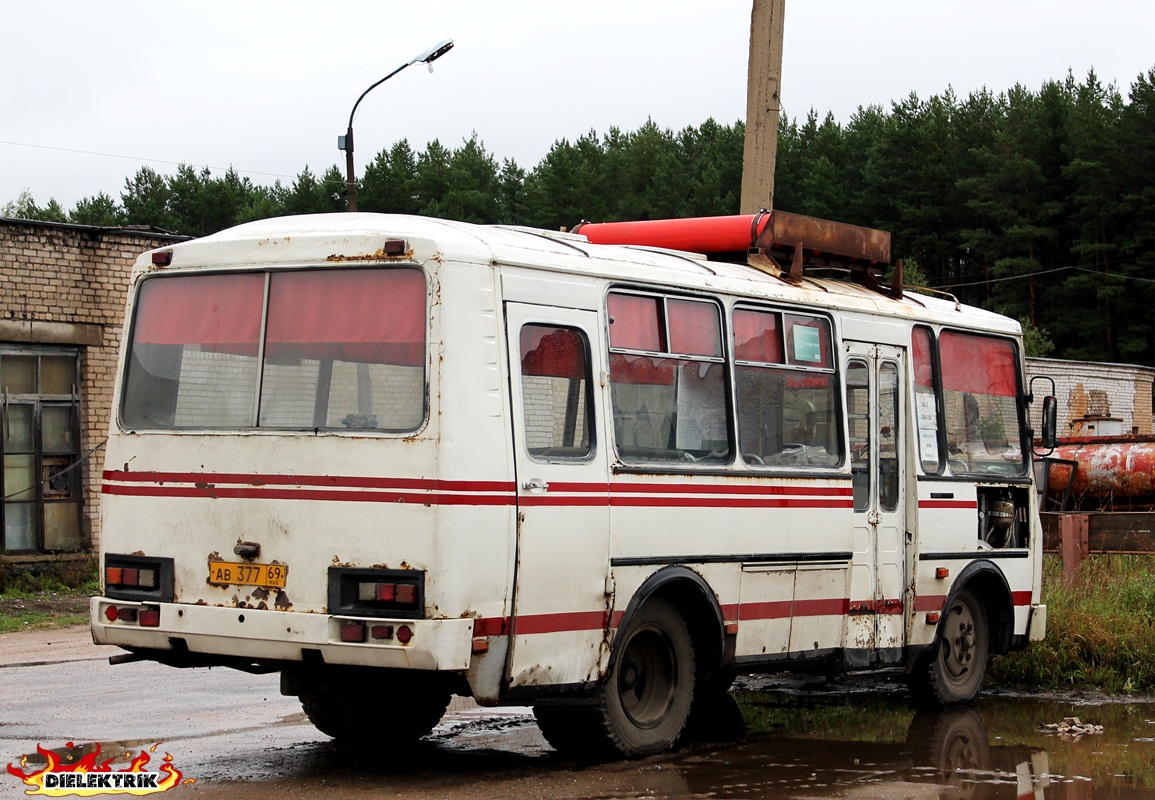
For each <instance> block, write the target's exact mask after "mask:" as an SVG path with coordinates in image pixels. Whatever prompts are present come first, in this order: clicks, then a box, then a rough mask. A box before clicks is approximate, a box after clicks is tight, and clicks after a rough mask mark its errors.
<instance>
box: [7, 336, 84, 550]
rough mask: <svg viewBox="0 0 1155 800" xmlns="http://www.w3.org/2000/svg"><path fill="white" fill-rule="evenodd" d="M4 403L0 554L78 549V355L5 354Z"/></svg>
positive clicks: (59, 352) (71, 352)
mask: <svg viewBox="0 0 1155 800" xmlns="http://www.w3.org/2000/svg"><path fill="white" fill-rule="evenodd" d="M0 399H2V407H0V429H2V430H0V457H2V458H3V463H4V470H3V475H2V476H0V491H2V493H3V498H4V501H3V504H2V509H0V517H2V521H3V525H2V527H0V551H3V552H7V553H20V552H35V551H44V550H47V551H67V550H76V549H78V548H79V547H80V543H81V535H80V483H81V481H80V478H81V476H80V380H79V354H78V353H77V351H75V350H48V349H43V350H35V349H10V350H9V349H0Z"/></svg>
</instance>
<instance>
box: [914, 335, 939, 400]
mask: <svg viewBox="0 0 1155 800" xmlns="http://www.w3.org/2000/svg"><path fill="white" fill-rule="evenodd" d="M913 341H914V381H915V383H917V384H918V385H919V386H926V387H927V388H932V389H933V388H934V367H933V364H934V361H933V358H932V356H931V338H930V331H929V330H927V329H926V328H915V329H914V337H913Z"/></svg>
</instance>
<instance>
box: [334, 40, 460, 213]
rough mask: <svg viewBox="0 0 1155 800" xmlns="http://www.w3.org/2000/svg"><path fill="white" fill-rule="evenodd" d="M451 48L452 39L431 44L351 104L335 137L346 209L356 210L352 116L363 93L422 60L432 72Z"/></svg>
mask: <svg viewBox="0 0 1155 800" xmlns="http://www.w3.org/2000/svg"><path fill="white" fill-rule="evenodd" d="M451 49H453V40H452V39H446V40H445V41H444V42H439V43H437V44H435V45H433V46H432V47H430V48H429V49H428V50H426V51H425V52H424V53H422V54H421V55H419V56H416V57H415V58H414V59H413V60H411V61H407V62H406V63H404V64H402V65H401V66H399V67H398V68H397V69H395V70H393V71H392V72H390V73H389V74H388V75H386V76H385V77H384V78H382V79H381V80H379V81H377V82H376V83H374V84H373V85H372V86H370V87H369V88H368V89H366V90H365V91H363V92H361V96H360V97H358V98H357V102H356V103H354V104H353V110H352V111H350V112H349V125H348V126H347V127H346V129H345V135H344V136H338V137H337V149H339V150H344V151H345V196H346V198H347V203H348V205H347V206H346V210H348V211H356V210H357V177H356V175H355V173H354V171H353V117H354V116H355V115H356V113H357V106H359V105H361V101H362V100H364V99H365V95H367V94H369V92H371V91H373V90H374V89H376V88H377V87H378V86H380V85H381V84H383V83H384V82H385V81H387V80H389V79H390V78H392V77H393V76H394V75H396V74H397V73H398V72H400V71H401V70H403V69H405V68H406V67H411V66H413V65H414V64H419V63H422V62H424V63H425V64H428V65H429V71H430V72H432V71H433V62H434V61H436V60H437V59H439V58H441V57H442V56H443V55H445V54H446V53H448V52H449V51H450V50H451Z"/></svg>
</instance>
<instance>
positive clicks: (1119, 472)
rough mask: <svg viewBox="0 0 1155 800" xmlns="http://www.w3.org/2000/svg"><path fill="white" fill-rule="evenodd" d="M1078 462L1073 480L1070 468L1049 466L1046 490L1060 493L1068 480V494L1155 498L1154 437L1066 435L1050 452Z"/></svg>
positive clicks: (1145, 500) (1147, 500)
mask: <svg viewBox="0 0 1155 800" xmlns="http://www.w3.org/2000/svg"><path fill="white" fill-rule="evenodd" d="M1052 457H1054V458H1062V459H1068V460H1071V461H1077V462H1078V463H1079V467H1078V469H1077V470H1076V471H1075V480H1074V482H1073V483H1072V482H1071V470H1070V469H1069V468H1067V467H1065V466H1064V465H1061V464H1054V465H1052V466H1051V468H1050V475H1049V481H1048V493H1049V494H1050V495H1051V496H1055V495H1058V494H1062V493H1063V492H1065V491H1066V490H1067V487H1068V484H1070V490H1071V497H1073V498H1076V499H1077V498H1080V497H1093V498H1114V499H1115V502H1116V503H1118V502H1119V501H1124V502H1136V503H1142V504H1144V505H1148V504H1150V503H1152V502H1155V438H1153V437H1136V436H1128V437H1120V436H1116V437H1109V438H1094V439H1091V438H1088V439H1068V440H1066V441H1065V442H1064V443H1063V444H1061V445H1060V446H1059V447H1058V448H1056V450H1055V452H1054V453H1053V454H1052Z"/></svg>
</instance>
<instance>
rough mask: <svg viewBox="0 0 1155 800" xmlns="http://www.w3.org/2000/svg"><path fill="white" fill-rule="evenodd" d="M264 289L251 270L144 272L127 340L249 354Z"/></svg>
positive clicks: (262, 278)
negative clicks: (176, 274)
mask: <svg viewBox="0 0 1155 800" xmlns="http://www.w3.org/2000/svg"><path fill="white" fill-rule="evenodd" d="M264 292H265V276H264V274H263V273H257V272H251V273H245V274H240V275H188V276H179V277H158V278H149V279H148V280H146V281H144V283H142V284H141V287H140V297H139V299H138V301H137V306H136V324H135V326H134V327H133V331H132V337H133V341H134V342H135V343H137V344H172V345H175V344H180V345H189V344H195V345H200V346H201V349H203V350H209V351H214V352H225V353H238V354H242V355H250V356H255V355H256V354H257V343H258V341H260V331H261V306H262V305H263V301H264Z"/></svg>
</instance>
